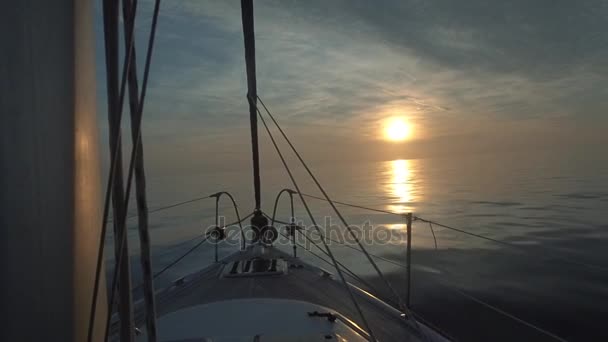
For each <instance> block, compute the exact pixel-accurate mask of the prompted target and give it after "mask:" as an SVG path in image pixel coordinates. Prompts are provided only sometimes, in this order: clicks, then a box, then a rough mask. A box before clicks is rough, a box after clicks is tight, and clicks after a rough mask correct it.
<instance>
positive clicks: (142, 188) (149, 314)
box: [122, 0, 158, 342]
mask: <svg viewBox="0 0 608 342" xmlns="http://www.w3.org/2000/svg"><path fill="white" fill-rule="evenodd" d="M122 4H123V22H124V31H125V32H132V30H131V26H133V25H134V24H135V23H134V20H132V19H131V18H132V17H133V16H132V15H131V12H130V11H131V7H133V12H135V6H136V4H137V0H123V2H122ZM133 35H135V33H134V32H133ZM129 39H134V38H133V37H126V36H125V39H124V40H125V45H126V46H125V48H126V49H128V48H131V49H133V52H132V55H133V58H134V59H135V60H134V61H133V62H132V65H131V68H130V69H129V73H128V84H129V108H130V113H131V138H132V142H133V144H134V145H137V150H138V153H137V158H135V196H136V203H137V212H138V228H139V229H138V232H139V246H140V253H139V258H140V264H141V269H142V278H143V292H144V312H145V322H146V330H147V336H148V341H149V342H156V341H157V338H158V337H157V328H156V304H155V302H154V293H155V291H154V278H153V274H152V264H151V256H150V254H151V253H150V233H149V227H148V203H147V198H146V174H145V168H144V154H143V143H142V137H141V135H139V136H138V135H137V126H136V125H135V123H136V122H137V120H139V119H138V114H140V113H141V112H140V111H138V93H139V90H138V84H137V57H136V49H135V46H131V47H129V46H128V41H129ZM124 224H125V225H126V222H124ZM129 285H131V284H129ZM131 291H132V290H131ZM129 300H132V295H131V298H129Z"/></svg>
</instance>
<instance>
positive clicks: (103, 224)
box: [87, 2, 135, 342]
mask: <svg viewBox="0 0 608 342" xmlns="http://www.w3.org/2000/svg"><path fill="white" fill-rule="evenodd" d="M107 12H108V8H107V7H106V3H105V2H104V11H103V17H104V42H105V50H106V59H105V61H106V70H110V69H113V65H111V64H110V63H109V52H110V50H111V48H110V45H109V40H108V36H109V34H110V33H112V32H110V31H109V27H108V24H107V20H108V18H109V14H108V13H107ZM131 15H132V16H133V17H135V10H134V8H133V10H132V13H131ZM134 30H135V25H133V26H132V27H131V33H130V34H129V36H128V37H129V43H128V44H127V45H128V46H129V48H128V49H127V52H126V54H125V57H124V62H123V70H122V79H121V83H120V91H119V100H118V108H117V110H118V113H117V120H116V122H115V128H116V131H117V133H116V135H115V137H114V146H119V145H120V144H121V132H120V129H119V127H120V123H121V121H122V109H123V104H124V98H125V89H126V83H127V74H128V70H129V68H130V67H131V61H132V59H133V58H132V54H131V53H132V51H133V49H132V48H131V47H133V46H134V41H135V40H134V39H133V31H134ZM107 74H109V72H107ZM110 86H111V85H110V83H108V87H110ZM109 110H110V106H108V111H109ZM118 151H119V149H113V151H112V157H111V158H110V172H109V175H108V183H107V185H106V191H105V195H104V206H103V214H102V222H101V229H100V231H101V234H100V239H99V248H98V251H97V262H96V265H95V280H94V283H93V295H92V298H91V311H90V314H89V326H88V332H87V341H89V342H91V341H92V339H93V330H94V322H95V315H96V313H97V297H98V294H99V286H100V277H101V268H102V265H103V252H104V248H105V236H106V230H107V222H108V216H109V210H110V198H111V193H112V185H113V184H114V178H115V175H116V171H117V164H118V160H119V153H118Z"/></svg>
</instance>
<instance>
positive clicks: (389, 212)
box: [302, 194, 608, 271]
mask: <svg viewBox="0 0 608 342" xmlns="http://www.w3.org/2000/svg"><path fill="white" fill-rule="evenodd" d="M302 196H305V197H310V198H314V199H318V200H321V201H325V202H327V200H326V199H324V198H322V197H318V196H314V195H309V194H302ZM334 203H337V204H341V205H344V206H347V207H352V208H359V209H364V210H369V211H375V212H379V213H386V214H391V215H397V216H403V214H399V213H396V212H392V211H388V210H382V209H375V208H370V207H365V206H361V205H356V204H352V203H346V202H339V201H334ZM414 221H421V222H426V223H431V224H433V225H435V226H439V227H442V228H445V229H449V230H453V231H456V232H459V233H462V234H465V235H470V236H473V237H476V238H479V239H483V240H487V241H492V242H496V243H499V244H502V245H505V246H509V247H513V248H517V249H520V250H522V251H524V252H526V253H529V254H533V255H538V254H536V253H533V252H530V251H528V250H527V249H525V248H524V247H522V246H518V245H516V244H512V243H509V242H506V241H501V240H497V239H493V238H490V237H487V236H484V235H480V234H476V233H472V232H469V231H467V230H464V229H460V228H455V227H451V226H447V225H444V224H441V223H439V222H436V221H431V220H427V219H423V218H422V217H418V216H414ZM431 233H433V238H434V239H435V240H436V237H435V232H434V229H432V230H431ZM549 255H550V256H551V258H554V259H558V260H561V261H564V262H567V263H570V264H573V265H577V266H584V267H586V268H591V269H598V270H602V271H608V267H606V266H602V265H595V264H590V263H584V262H580V261H575V260H571V259H568V258H565V257H562V256H559V255H556V254H555V253H550V254H549ZM549 255H544V256H543V257H544V258H548V257H549Z"/></svg>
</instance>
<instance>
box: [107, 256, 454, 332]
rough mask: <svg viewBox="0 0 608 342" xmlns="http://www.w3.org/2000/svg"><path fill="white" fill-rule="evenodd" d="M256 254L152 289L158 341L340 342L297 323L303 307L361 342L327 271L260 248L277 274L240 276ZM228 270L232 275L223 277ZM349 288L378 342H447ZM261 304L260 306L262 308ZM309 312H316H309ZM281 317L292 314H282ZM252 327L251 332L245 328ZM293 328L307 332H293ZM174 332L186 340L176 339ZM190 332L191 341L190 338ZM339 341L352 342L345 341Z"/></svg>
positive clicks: (342, 293) (355, 317)
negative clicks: (332, 316)
mask: <svg viewBox="0 0 608 342" xmlns="http://www.w3.org/2000/svg"><path fill="white" fill-rule="evenodd" d="M260 253H261V252H260V250H259V249H256V248H249V249H247V250H246V251H242V252H237V253H235V254H233V255H231V256H229V257H227V258H225V259H223V260H222V261H220V262H219V263H217V264H213V265H211V266H209V267H207V268H205V269H203V270H201V271H200V272H198V273H195V274H191V275H189V276H187V277H184V278H181V279H180V280H178V281H176V282H175V283H174V284H173V285H172V286H170V287H168V288H166V289H164V290H161V291H159V292H158V293H157V297H156V298H157V311H158V313H157V314H158V319H159V331H158V332H159V336H160V337H161V339H160V341H194V340H196V341H240V340H246V341H254V340H255V341H269V340H273V341H274V340H277V338H278V340H293V341H298V340H299V341H301V340H306V341H309V340H312V341H315V340H320V341H325V336H326V335H328V334H330V335H331V334H334V335H332V336H334V337H335V338H337V339H334V340H338V341H339V340H340V339H339V338H338V337H339V335H338V334H337V331H333V330H329V329H328V326H327V323H328V321H327V319H326V318H325V319H323V318H319V317H316V318H315V319H313V320H312V321H318V320H320V321H321V322H323V324H325V328H326V329H325V330H323V329H321V328H320V326H315V325H314V324H312V325H307V323H305V322H312V321H311V320H310V318H308V316H307V315H304V314H302V311H305V310H308V309H305V308H309V309H311V310H312V311H320V310H324V311H327V312H331V313H332V314H335V315H336V316H338V317H340V318H341V319H338V320H337V321H340V322H339V323H335V322H334V323H332V324H334V328H336V329H337V328H338V327H341V326H342V325H345V326H346V327H347V328H348V329H349V330H339V329H338V330H339V331H340V333H345V331H349V334H353V333H354V334H356V335H358V336H363V337H364V338H365V339H367V337H366V335H365V334H366V333H365V332H364V331H362V329H360V328H357V327H363V326H364V325H363V324H362V321H361V318H360V316H359V314H358V312H357V311H356V310H355V307H354V305H353V304H352V302H351V301H350V299H349V296H348V293H347V292H346V290H345V288H344V286H343V284H342V283H340V282H338V281H336V280H335V279H334V278H333V276H332V275H330V274H329V272H327V271H324V270H322V269H320V268H317V267H315V266H312V265H310V264H307V263H304V262H303V261H302V260H300V259H296V258H293V257H291V256H290V255H288V254H286V253H284V252H282V251H280V250H277V249H275V248H268V249H265V250H264V252H263V253H264V254H263V255H264V257H265V258H273V259H275V260H277V264H276V269H277V270H279V272H266V273H255V274H247V272H245V273H242V272H241V271H242V270H243V269H247V267H246V266H245V263H246V261H247V260H251V259H252V258H254V257H259V256H260V255H261V254H260ZM235 263H237V264H236V265H237V266H235ZM233 269H238V270H239V272H237V273H233V274H230V271H231V270H233ZM280 270H283V271H280ZM352 289H353V291H354V292H355V295H356V298H357V301H358V303H359V304H360V306H361V307H362V309H363V312H364V314H365V317H366V319H367V320H368V322H369V324H370V326H371V328H372V330H373V332H374V334H375V335H376V338H377V339H378V340H380V341H447V340H446V339H445V338H443V337H442V336H440V335H439V334H437V333H436V332H434V331H432V330H430V329H429V328H428V327H426V326H424V325H422V324H419V325H418V326H419V327H420V328H421V329H422V332H421V331H420V330H419V329H416V328H415V325H414V324H413V322H412V321H411V320H409V319H406V318H404V317H403V315H402V314H401V313H400V312H399V311H398V310H396V309H395V308H392V307H391V306H389V305H388V304H386V303H384V302H382V301H380V300H379V299H377V298H376V297H374V296H372V295H370V294H368V293H366V292H365V291H362V290H360V289H358V288H356V287H352ZM264 303H267V305H268V306H267V307H266V306H264V305H262V304H264ZM315 307H316V308H319V309H313V308H315ZM142 308H143V305H142V303H138V304H137V305H136V314H135V322H136V326H138V327H139V328H140V330H141V331H145V327H144V326H143V324H144V319H143V312H142ZM214 312H215V313H214ZM288 312H292V314H286V313H288ZM307 312H310V311H307ZM218 317H223V319H220V318H218ZM290 317H291V318H290ZM295 317H298V318H297V319H296V318H295ZM348 322H351V324H348ZM252 326H258V327H259V329H257V330H255V329H251V327H252ZM294 326H299V327H300V328H301V329H304V327H307V326H308V327H309V328H308V329H305V331H304V330H302V331H300V330H297V329H298V328H296V327H294ZM329 327H331V324H330V326H329ZM178 331H182V332H184V334H186V332H188V334H189V335H188V334H186V335H179V334H177V335H176V332H178ZM117 332H118V324H116V322H113V324H112V326H111V332H110V334H111V339H113V338H114V339H115V338H116V337H117V335H116V333H117ZM195 333H196V334H197V336H196V337H194V336H191V335H195ZM297 335H300V338H299V339H292V338H291V337H297ZM289 336H291V337H289ZM349 336H350V335H349ZM353 336H355V335H353ZM288 337H289V338H288ZM240 338H242V339H240ZM302 338H303V339H302ZM359 338H360V337H359ZM347 340H349V341H356V340H357V339H355V338H354V337H350V338H348V339H347Z"/></svg>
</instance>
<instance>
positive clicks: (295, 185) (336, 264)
mask: <svg viewBox="0 0 608 342" xmlns="http://www.w3.org/2000/svg"><path fill="white" fill-rule="evenodd" d="M247 98H248V99H249V102H250V103H253V102H252V100H253V99H251V98H249V97H247ZM255 108H256V111H257V113H258V115H259V118H260V120H261V121H262V124H263V125H264V128H265V129H266V132H267V133H268V136H269V137H270V140H271V142H272V145H273V146H274V148H275V150H276V152H277V154H278V155H279V158H280V159H281V162H282V163H283V166H284V168H285V170H286V171H287V174H288V175H289V178H290V179H291V182H292V184H293V186H294V187H295V188H296V189H297V191H298V195H299V196H300V200H301V201H302V204H303V205H304V208H305V209H306V212H307V213H308V216H309V218H310V220H311V221H312V222H313V224H314V227H315V228H316V230H317V232H318V233H319V235H321V236H323V233H322V232H321V230H320V228H319V226H318V225H317V223H316V220H315V218H314V215H313V214H312V212H311V211H310V208H309V207H308V204H307V203H306V200H305V199H304V197H303V196H302V195H301V194H300V187H299V186H298V183H297V182H296V180H295V178H294V176H293V174H292V173H291V170H290V169H289V166H288V165H287V162H286V161H285V158H284V157H283V154H282V153H281V149H280V148H279V146H278V145H277V143H276V141H275V140H274V136H273V135H272V132H271V131H270V128H269V127H268V125H267V124H266V121H265V120H264V117H263V116H262V113H261V112H260V110H259V108H258V107H257V106H255ZM321 241H322V242H323V246H324V247H325V250H326V251H327V255H328V256H329V258H330V259H331V261H332V263H333V264H334V267H335V268H336V272H337V273H338V276H339V277H340V280H341V281H342V284H343V285H344V288H345V289H346V291H347V293H348V295H349V297H350V300H351V302H352V303H353V305H354V306H355V309H356V310H357V312H358V313H359V316H360V317H361V321H362V322H363V325H364V327H365V330H366V331H367V332H368V333H369V335H370V339H371V340H372V341H377V339H376V337H375V335H374V332H373V331H372V329H371V327H370V325H369V323H368V321H367V318H366V317H365V314H364V313H363V310H362V309H361V306H360V305H359V302H357V299H356V298H355V295H354V294H353V291H352V289H351V288H350V286H349V285H348V283H347V282H346V279H345V278H344V274H343V273H342V269H341V268H340V266H339V264H338V261H337V260H336V258H335V256H334V255H333V252H332V251H331V248H329V246H328V245H327V242H325V239H321Z"/></svg>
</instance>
